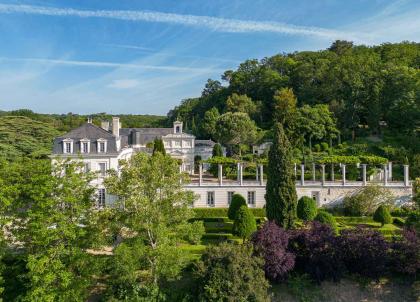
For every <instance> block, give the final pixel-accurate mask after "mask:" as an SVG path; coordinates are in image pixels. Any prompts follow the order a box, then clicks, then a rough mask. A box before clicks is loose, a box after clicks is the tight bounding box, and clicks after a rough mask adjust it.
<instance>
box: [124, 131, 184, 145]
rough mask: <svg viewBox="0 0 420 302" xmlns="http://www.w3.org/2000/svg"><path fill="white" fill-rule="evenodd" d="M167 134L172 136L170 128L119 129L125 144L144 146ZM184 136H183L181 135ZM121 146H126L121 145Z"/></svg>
mask: <svg viewBox="0 0 420 302" xmlns="http://www.w3.org/2000/svg"><path fill="white" fill-rule="evenodd" d="M168 134H173V129H172V128H121V129H120V135H121V139H123V137H125V142H126V144H129V145H139V144H140V145H146V144H147V143H149V142H153V140H154V139H155V138H162V136H166V135H168ZM183 135H185V134H183ZM121 146H126V145H124V144H121Z"/></svg>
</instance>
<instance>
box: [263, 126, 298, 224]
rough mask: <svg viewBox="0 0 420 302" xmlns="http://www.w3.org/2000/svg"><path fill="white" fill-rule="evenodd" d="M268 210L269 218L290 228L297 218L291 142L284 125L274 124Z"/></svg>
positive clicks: (267, 192)
mask: <svg viewBox="0 0 420 302" xmlns="http://www.w3.org/2000/svg"><path fill="white" fill-rule="evenodd" d="M265 200H266V212H267V218H268V219H269V220H274V221H275V222H276V223H277V224H278V225H279V226H281V227H284V228H290V227H292V226H293V225H294V222H295V219H296V206H297V195H296V187H295V180H294V176H293V161H292V154H291V146H290V142H289V140H288V138H287V136H286V134H285V133H284V129H283V126H282V125H281V124H280V123H276V124H275V126H274V139H273V145H272V146H271V148H270V151H269V153H268V171H267V185H266V194H265Z"/></svg>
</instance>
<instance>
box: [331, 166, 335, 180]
mask: <svg viewBox="0 0 420 302" xmlns="http://www.w3.org/2000/svg"><path fill="white" fill-rule="evenodd" d="M334 180H335V179H334V164H331V181H334Z"/></svg>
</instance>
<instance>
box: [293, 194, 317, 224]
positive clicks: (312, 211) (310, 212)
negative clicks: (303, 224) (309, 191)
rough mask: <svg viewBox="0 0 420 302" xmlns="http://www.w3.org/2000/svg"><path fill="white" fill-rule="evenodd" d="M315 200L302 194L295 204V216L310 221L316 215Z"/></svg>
mask: <svg viewBox="0 0 420 302" xmlns="http://www.w3.org/2000/svg"><path fill="white" fill-rule="evenodd" d="M316 212H317V210H316V203H315V200H313V199H312V198H310V197H308V196H303V197H301V198H300V199H299V201H298V204H297V216H298V218H299V219H302V220H305V221H310V220H313V219H314V218H315V216H316Z"/></svg>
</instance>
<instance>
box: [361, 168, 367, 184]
mask: <svg viewBox="0 0 420 302" xmlns="http://www.w3.org/2000/svg"><path fill="white" fill-rule="evenodd" d="M362 177H363V180H362V181H363V185H364V186H366V184H367V179H366V164H362Z"/></svg>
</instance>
